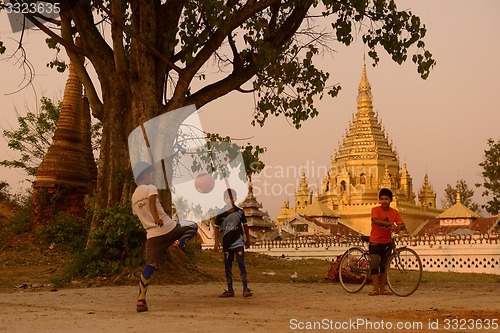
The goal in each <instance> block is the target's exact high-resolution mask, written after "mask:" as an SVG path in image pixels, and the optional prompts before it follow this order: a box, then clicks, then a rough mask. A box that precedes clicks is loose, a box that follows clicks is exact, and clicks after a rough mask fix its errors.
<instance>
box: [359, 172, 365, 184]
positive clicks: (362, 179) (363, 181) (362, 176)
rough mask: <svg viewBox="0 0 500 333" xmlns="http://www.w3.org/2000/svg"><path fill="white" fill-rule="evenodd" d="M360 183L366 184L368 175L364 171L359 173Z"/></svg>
mask: <svg viewBox="0 0 500 333" xmlns="http://www.w3.org/2000/svg"><path fill="white" fill-rule="evenodd" d="M359 183H360V184H366V175H365V174H364V173H362V174H361V175H359Z"/></svg>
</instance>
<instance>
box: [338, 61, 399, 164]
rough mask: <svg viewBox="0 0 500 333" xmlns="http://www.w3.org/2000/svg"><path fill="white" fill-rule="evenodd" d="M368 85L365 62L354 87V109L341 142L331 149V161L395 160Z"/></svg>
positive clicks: (395, 157)
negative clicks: (355, 105)
mask: <svg viewBox="0 0 500 333" xmlns="http://www.w3.org/2000/svg"><path fill="white" fill-rule="evenodd" d="M372 100H373V97H372V93H371V85H370V83H369V82H368V78H367V76H366V65H364V67H363V75H362V77H361V82H360V84H359V87H358V98H357V103H358V106H357V112H356V114H355V115H353V119H352V121H351V122H350V124H349V128H348V129H347V131H346V134H345V135H344V136H343V140H342V142H341V143H340V144H339V146H338V148H337V149H336V151H335V153H334V159H333V162H341V161H352V160H372V161H373V160H386V161H387V160H390V161H398V155H397V152H396V151H395V149H394V148H393V146H392V143H389V139H388V136H387V134H386V133H385V129H384V128H383V126H382V122H381V121H380V120H379V118H378V114H376V113H375V112H373V102H372Z"/></svg>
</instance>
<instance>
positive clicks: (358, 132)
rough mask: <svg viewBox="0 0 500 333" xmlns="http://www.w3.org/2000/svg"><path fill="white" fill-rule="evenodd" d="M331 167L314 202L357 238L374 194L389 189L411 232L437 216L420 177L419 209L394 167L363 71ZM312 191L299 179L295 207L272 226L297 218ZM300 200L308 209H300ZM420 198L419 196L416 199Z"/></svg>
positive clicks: (404, 176)
mask: <svg viewBox="0 0 500 333" xmlns="http://www.w3.org/2000/svg"><path fill="white" fill-rule="evenodd" d="M330 163H331V166H330V169H329V171H328V172H327V174H326V176H325V178H324V179H323V180H322V184H321V193H320V194H319V195H318V201H319V202H320V203H322V204H323V205H325V206H326V207H328V208H329V209H331V210H332V211H334V212H335V215H336V216H339V222H341V223H342V224H344V225H346V226H347V227H350V228H352V229H354V230H357V231H359V232H361V233H363V234H369V232H370V228H371V218H370V216H371V209H372V208H373V207H375V206H377V205H378V192H379V191H380V189H381V188H384V187H385V188H389V189H391V190H392V192H393V193H394V199H393V202H392V204H391V206H392V207H393V208H396V209H398V210H399V213H400V215H401V217H402V218H403V220H404V221H405V223H406V225H407V227H408V229H409V231H410V232H411V231H414V230H416V229H417V228H418V226H420V225H421V224H423V223H424V222H425V221H426V220H429V219H432V218H434V217H435V216H436V215H437V214H439V213H441V211H440V210H437V209H436V204H435V203H436V195H435V193H434V191H433V190H432V187H430V185H429V184H428V177H427V175H426V178H425V184H426V185H425V186H426V187H425V188H424V189H423V190H421V192H420V193H422V199H424V204H422V203H418V204H416V203H415V198H416V195H415V193H414V192H413V180H412V178H411V176H410V173H409V171H408V168H407V165H406V163H404V165H403V168H402V169H401V167H400V161H399V156H398V153H397V151H396V149H395V148H394V146H393V143H392V141H389V137H388V135H387V134H386V132H385V129H384V127H383V125H382V121H381V120H380V119H379V116H378V113H375V112H374V111H373V96H372V93H371V85H370V82H369V81H368V78H367V75H366V65H364V66H363V73H362V76H361V82H360V84H359V86H358V97H357V112H356V113H355V114H354V115H353V117H352V121H350V122H349V127H348V129H347V131H346V133H345V135H343V138H342V141H341V142H340V143H339V145H338V147H337V149H336V150H335V151H334V154H333V158H332V159H331V161H330ZM311 197H312V192H311V191H309V188H308V186H307V180H306V175H305V174H304V173H303V174H302V181H301V185H300V188H299V189H298V190H297V191H296V192H295V198H296V200H295V204H296V206H295V208H292V207H290V206H289V204H288V203H285V205H283V206H282V207H281V211H282V214H281V215H279V216H278V217H277V224H278V225H279V224H281V223H284V222H286V221H287V220H289V219H290V218H291V216H293V214H294V213H298V214H301V212H304V210H306V209H307V206H309V205H311V204H312V203H311ZM306 199H307V202H309V204H306ZM422 199H421V195H420V194H419V200H422Z"/></svg>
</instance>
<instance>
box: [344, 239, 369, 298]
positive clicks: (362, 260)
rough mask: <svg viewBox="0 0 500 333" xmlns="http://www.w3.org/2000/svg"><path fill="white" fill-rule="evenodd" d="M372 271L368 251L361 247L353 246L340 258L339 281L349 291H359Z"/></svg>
mask: <svg viewBox="0 0 500 333" xmlns="http://www.w3.org/2000/svg"><path fill="white" fill-rule="evenodd" d="M369 273H370V261H369V257H368V254H367V252H366V251H365V250H364V249H362V248H360V247H352V248H350V249H349V250H347V251H346V253H344V255H343V256H342V259H341V260H340V267H339V281H340V285H341V286H342V288H344V290H345V291H347V292H349V293H357V292H358V291H360V290H361V289H363V287H364V286H365V284H366V280H367V278H368V274H369Z"/></svg>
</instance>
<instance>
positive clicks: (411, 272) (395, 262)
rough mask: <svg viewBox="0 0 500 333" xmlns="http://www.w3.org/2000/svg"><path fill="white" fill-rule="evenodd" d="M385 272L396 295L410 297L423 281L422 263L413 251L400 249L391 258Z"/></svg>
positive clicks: (390, 287) (388, 283) (388, 282)
mask: <svg viewBox="0 0 500 333" xmlns="http://www.w3.org/2000/svg"><path fill="white" fill-rule="evenodd" d="M385 272H386V274H387V285H388V286H389V289H391V291H392V292H393V293H394V294H396V295H398V296H401V297H406V296H410V295H411V294H413V293H414V292H415V290H417V288H418V286H419V284H420V281H421V280H422V261H420V257H419V256H418V254H417V253H416V252H415V251H413V250H412V249H409V248H406V247H404V248H399V249H396V250H395V251H394V252H393V253H392V255H391V256H390V258H389V261H388V262H387V266H386V271H385Z"/></svg>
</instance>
